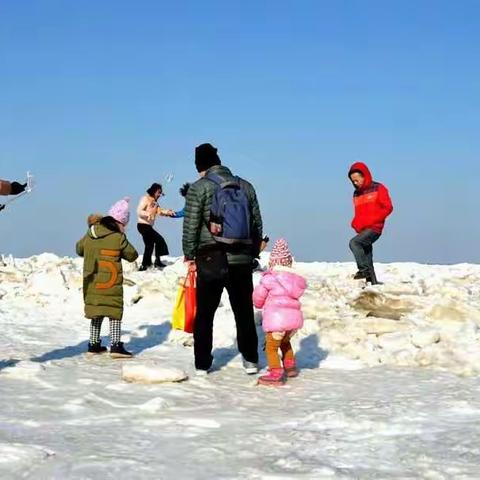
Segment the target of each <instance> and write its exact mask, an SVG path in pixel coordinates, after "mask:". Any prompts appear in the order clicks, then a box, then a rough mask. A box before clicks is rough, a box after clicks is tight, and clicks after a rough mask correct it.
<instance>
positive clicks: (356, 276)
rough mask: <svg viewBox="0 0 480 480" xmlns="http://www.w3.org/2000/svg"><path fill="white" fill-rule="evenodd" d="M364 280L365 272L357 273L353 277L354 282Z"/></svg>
mask: <svg viewBox="0 0 480 480" xmlns="http://www.w3.org/2000/svg"><path fill="white" fill-rule="evenodd" d="M364 278H367V274H366V273H365V272H360V271H358V272H357V273H356V274H355V275H354V276H353V279H354V280H363V279H364Z"/></svg>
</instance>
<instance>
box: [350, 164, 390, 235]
mask: <svg viewBox="0 0 480 480" xmlns="http://www.w3.org/2000/svg"><path fill="white" fill-rule="evenodd" d="M356 171H357V172H361V173H362V175H363V176H364V177H365V183H364V184H363V187H362V188H360V189H356V190H355V192H354V194H353V204H354V207H355V217H354V219H353V221H352V227H353V229H354V230H355V231H356V232H357V233H360V232H362V231H363V230H366V229H371V230H373V231H374V232H377V233H382V232H383V227H384V226H385V220H386V219H387V217H388V216H389V215H390V214H391V213H392V212H393V205H392V200H391V199H390V194H389V193H388V189H387V188H386V187H385V186H384V185H382V184H381V183H377V182H374V181H373V178H372V174H371V173H370V170H369V169H368V167H367V166H366V165H365V164H364V163H361V162H358V163H354V164H353V165H352V167H351V168H350V171H349V173H348V177H349V178H350V175H351V174H352V173H353V172H356Z"/></svg>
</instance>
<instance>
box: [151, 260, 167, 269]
mask: <svg viewBox="0 0 480 480" xmlns="http://www.w3.org/2000/svg"><path fill="white" fill-rule="evenodd" d="M153 266H154V267H155V268H158V269H159V270H161V269H162V268H165V267H166V265H165V264H164V263H163V262H162V261H161V260H160V259H159V258H157V259H156V260H155V263H154V264H153Z"/></svg>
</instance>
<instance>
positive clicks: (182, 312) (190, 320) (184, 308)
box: [172, 270, 197, 333]
mask: <svg viewBox="0 0 480 480" xmlns="http://www.w3.org/2000/svg"><path fill="white" fill-rule="evenodd" d="M196 314H197V274H196V272H195V271H191V270H190V271H189V272H188V275H187V276H186V278H185V281H184V282H183V283H182V285H180V288H179V290H178V295H177V301H176V303H175V308H174V310H173V321H172V327H173V328H174V329H176V330H183V331H184V332H187V333H193V326H194V323H195V316H196Z"/></svg>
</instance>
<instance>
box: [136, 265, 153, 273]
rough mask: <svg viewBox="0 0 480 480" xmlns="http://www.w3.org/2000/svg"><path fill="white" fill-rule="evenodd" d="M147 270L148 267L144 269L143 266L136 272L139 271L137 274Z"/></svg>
mask: <svg viewBox="0 0 480 480" xmlns="http://www.w3.org/2000/svg"><path fill="white" fill-rule="evenodd" d="M149 268H150V267H146V266H145V265H142V266H141V267H140V268H139V269H138V271H139V272H146V271H147V270H148V269H149Z"/></svg>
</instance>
